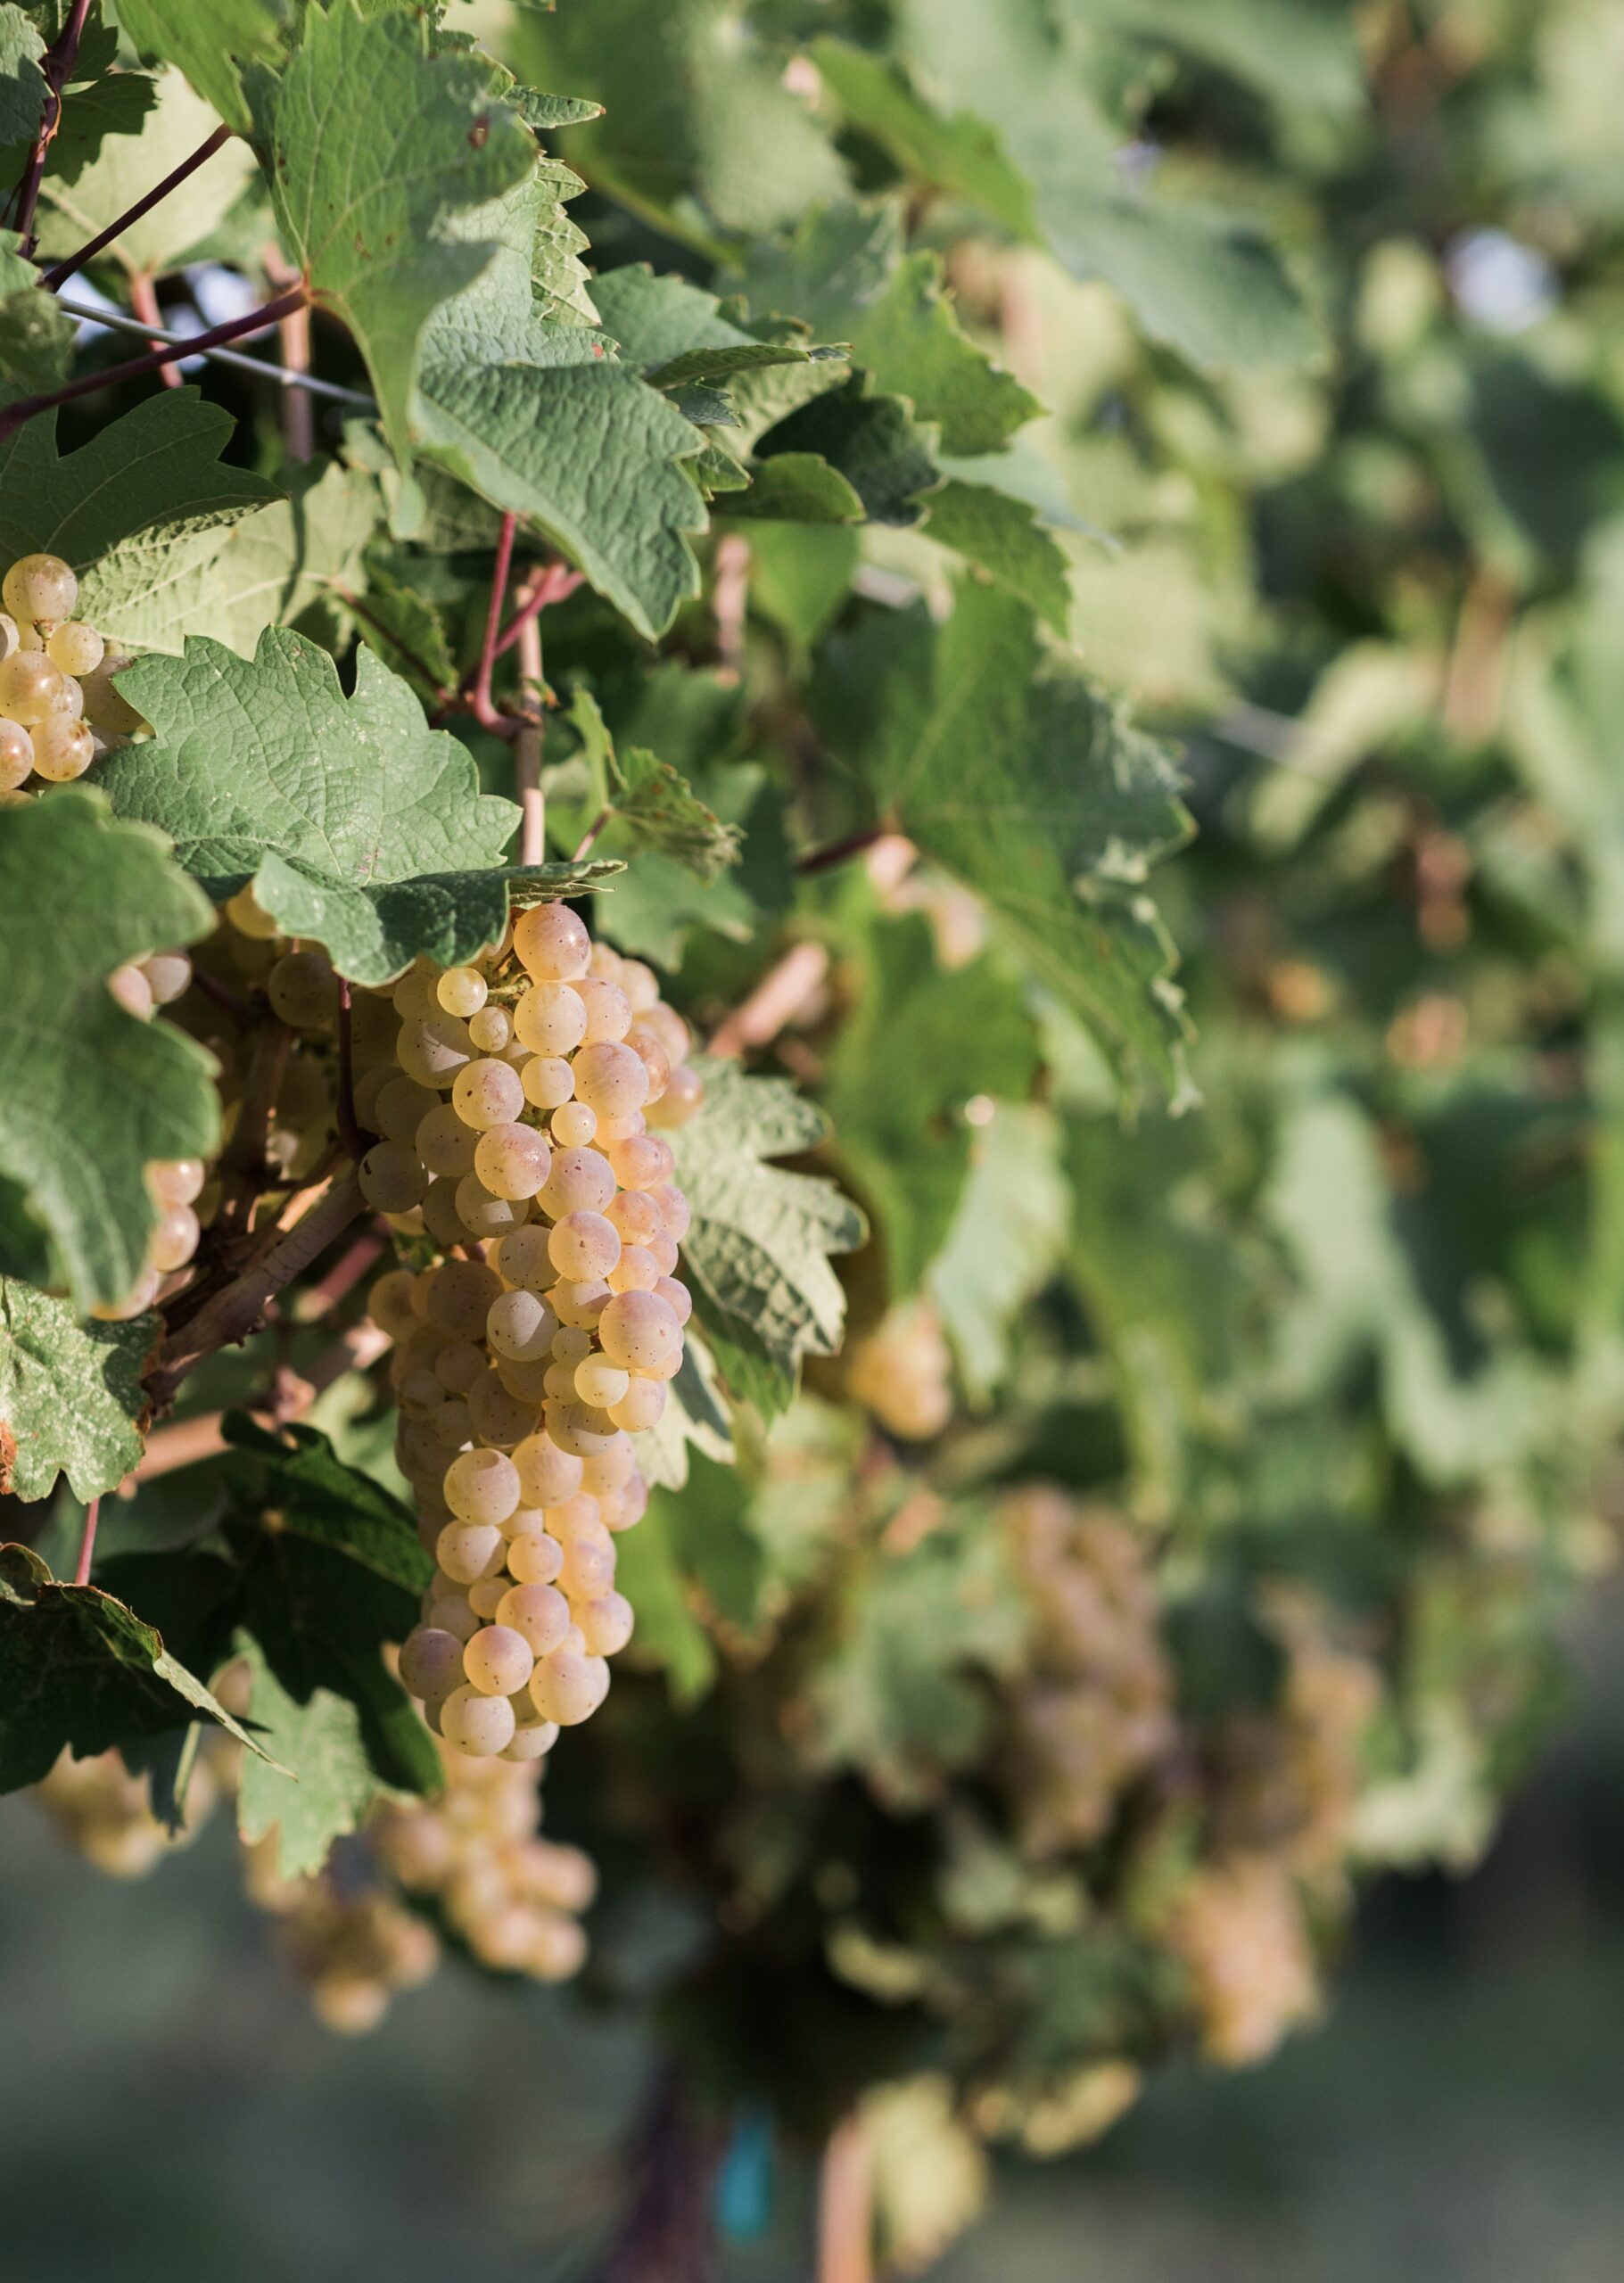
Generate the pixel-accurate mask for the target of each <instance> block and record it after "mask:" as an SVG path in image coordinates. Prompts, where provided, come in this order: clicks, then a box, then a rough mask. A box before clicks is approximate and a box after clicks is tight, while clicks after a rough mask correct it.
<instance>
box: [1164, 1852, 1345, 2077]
mask: <svg viewBox="0 0 1624 2283" xmlns="http://www.w3.org/2000/svg"><path fill="white" fill-rule="evenodd" d="M1167 1933H1168V1938H1169V1941H1170V1942H1171V1944H1172V1947H1173V1949H1174V1950H1175V1953H1176V1954H1177V1955H1178V1956H1179V1957H1181V1958H1182V1959H1183V1963H1184V1966H1185V1968H1186V1970H1187V1971H1188V1973H1189V1975H1190V1981H1191V1995H1192V1998H1193V2000H1194V2005H1195V2011H1196V2016H1197V2019H1198V2020H1199V2023H1200V2028H1201V2045H1202V2049H1203V2051H1204V2052H1205V2053H1206V2054H1207V2056H1208V2059H1209V2060H1212V2061H1216V2062H1220V2063H1222V2064H1223V2065H1224V2067H1226V2068H1230V2069H1242V2068H1245V2067H1246V2066H1248V2065H1249V2064H1250V2063H1252V2062H1256V2061H1262V2060H1264V2059H1265V2058H1266V2057H1267V2056H1268V2055H1269V2054H1271V2053H1273V2052H1274V2048H1275V2047H1276V2046H1277V2045H1278V2044H1279V2043H1280V2040H1281V2039H1282V2037H1284V2035H1285V2034H1286V2032H1287V2031H1288V2030H1290V2029H1295V2028H1296V2027H1297V2026H1298V2024H1299V2023H1304V2022H1309V2021H1312V2020H1313V2019H1314V2018H1315V2015H1316V2014H1317V2013H1318V2012H1319V2007H1320V1989H1319V1976H1318V1974H1317V1973H1316V1971H1315V1957H1314V1949H1313V1944H1312V1942H1311V1941H1310V1939H1309V1934H1308V1928H1307V1922H1306V1920H1305V1917H1304V1915H1303V1907H1302V1900H1301V1898H1300V1896H1299V1894H1298V1888H1297V1883H1296V1881H1295V1880H1294V1878H1293V1876H1292V1874H1291V1870H1290V1865H1289V1864H1287V1863H1286V1862H1284V1861H1283V1860H1282V1859H1281V1858H1280V1857H1279V1856H1276V1855H1265V1854H1252V1855H1232V1856H1228V1857H1225V1858H1224V1859H1221V1860H1220V1861H1218V1862H1216V1863H1208V1864H1203V1865H1202V1866H1201V1867H1200V1868H1199V1869H1198V1870H1197V1871H1196V1872H1195V1873H1194V1875H1192V1876H1191V1879H1190V1880H1189V1881H1188V1883H1186V1884H1185V1886H1184V1887H1183V1890H1182V1892H1180V1894H1179V1897H1178V1900H1177V1901H1176V1903H1175V1906H1174V1908H1173V1911H1172V1915H1171V1917H1170V1919H1169V1922H1168V1927H1167Z"/></svg>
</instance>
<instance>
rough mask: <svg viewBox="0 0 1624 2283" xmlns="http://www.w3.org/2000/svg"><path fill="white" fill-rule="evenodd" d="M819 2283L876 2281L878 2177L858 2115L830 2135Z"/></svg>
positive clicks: (823, 2171) (823, 2170) (821, 2187)
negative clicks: (876, 2201)
mask: <svg viewBox="0 0 1624 2283" xmlns="http://www.w3.org/2000/svg"><path fill="white" fill-rule="evenodd" d="M817 2283H874V2181H873V2172H872V2168H871V2166H870V2162H869V2149H868V2143H867V2141H866V2140H865V2139H864V2138H863V2131H862V2127H861V2124H860V2123H859V2122H858V2121H857V2119H856V2117H855V2116H848V2117H846V2118H845V2120H844V2122H841V2123H839V2124H837V2126H836V2127H835V2130H834V2131H832V2132H831V2133H830V2134H829V2137H828V2142H827V2144H826V2145H825V2147H824V2151H823V2163H822V2164H821V2166H820V2169H819V2174H818V2275H817Z"/></svg>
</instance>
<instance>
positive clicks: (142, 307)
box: [129, 269, 180, 389]
mask: <svg viewBox="0 0 1624 2283" xmlns="http://www.w3.org/2000/svg"><path fill="white" fill-rule="evenodd" d="M129 305H130V308H131V309H133V310H134V311H135V313H136V316H137V317H139V318H140V320H141V322H142V324H143V325H150V326H153V329H154V338H153V348H154V349H167V350H168V352H169V357H170V358H171V359H172V358H173V357H174V354H175V349H174V344H173V342H161V341H160V340H158V339H157V337H156V334H157V333H158V332H159V331H160V330H161V328H162V325H163V311H162V310H161V309H160V308H159V306H158V288H157V287H156V286H155V285H154V284H153V274H152V272H151V270H149V269H138V270H137V271H136V274H135V276H133V277H132V278H131V279H130V281H129ZM158 377H159V379H160V380H161V382H162V383H163V384H164V386H165V388H166V389H177V388H178V387H179V386H180V367H179V366H178V365H177V364H174V363H168V364H163V365H160V367H158Z"/></svg>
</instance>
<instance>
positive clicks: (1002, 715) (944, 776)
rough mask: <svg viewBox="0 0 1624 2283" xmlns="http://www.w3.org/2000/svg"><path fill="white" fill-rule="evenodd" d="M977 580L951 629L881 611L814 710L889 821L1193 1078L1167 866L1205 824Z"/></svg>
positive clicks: (1009, 603) (1131, 1038)
mask: <svg viewBox="0 0 1624 2283" xmlns="http://www.w3.org/2000/svg"><path fill="white" fill-rule="evenodd" d="M1042 667H1043V659H1042V655H1041V653H1040V649H1039V644H1038V638H1037V631H1036V628H1035V625H1034V622H1033V621H1032V618H1031V616H1030V614H1028V612H1027V611H1026V609H1024V608H1023V607H1022V606H1021V605H1020V604H1019V603H1018V602H1017V601H1015V600H1014V599H1013V598H1011V597H1010V596H1007V595H1002V594H1000V593H999V592H998V591H997V589H994V588H993V587H990V586H985V585H982V584H980V583H979V582H977V581H967V582H966V583H965V584H964V585H962V586H961V587H960V591H959V597H958V602H957V606H956V607H955V609H954V611H953V614H952V618H951V619H950V620H949V621H948V622H947V623H946V624H945V625H944V626H940V627H938V626H936V625H934V624H933V623H932V622H931V620H930V618H929V616H928V614H927V613H926V612H925V611H924V610H923V609H922V608H916V609H913V610H910V611H884V612H875V613H873V614H870V616H869V617H868V618H867V619H866V620H865V621H864V622H863V623H862V624H861V626H859V627H858V628H857V629H856V630H854V631H853V632H852V633H851V634H849V635H838V636H837V637H836V638H834V639H833V640H832V641H831V642H830V644H829V645H828V649H827V651H826V653H825V659H824V666H823V672H822V674H821V676H820V680H819V682H818V683H817V684H816V685H815V687H814V692H813V708H814V713H815V716H816V718H817V719H818V720H819V721H820V723H821V726H822V729H823V734H824V736H825V738H826V739H827V741H828V746H829V748H830V750H831V751H832V752H833V753H834V754H836V755H837V757H838V758H840V759H841V760H843V761H844V762H846V764H847V765H848V766H849V767H850V768H851V769H852V771H853V773H854V774H855V775H856V776H857V777H858V778H859V779H861V782H862V783H863V785H864V786H865V787H867V788H868V792H869V794H870V798H871V800H872V803H873V807H874V812H875V814H876V816H877V817H878V818H880V819H883V820H886V822H887V823H888V824H890V825H891V826H892V827H893V828H894V829H896V830H898V831H901V832H905V833H906V834H907V835H908V836H909V837H910V838H911V839H912V840H913V841H914V842H916V843H917V845H919V847H920V848H922V849H923V850H924V851H925V852H926V853H927V854H928V855H929V856H931V857H932V858H933V859H934V860H935V861H936V862H937V863H938V864H940V865H942V866H943V867H944V869H945V870H948V871H950V872H952V873H953V874H954V875H955V877H956V878H959V879H961V880H962V881H963V882H964V883H965V885H966V886H968V887H970V888H973V889H974V890H975V891H976V893H977V894H979V895H981V896H983V897H984V898H985V901H986V902H987V903H988V905H989V906H990V907H991V909H992V910H993V912H994V913H995V914H996V915H997V918H998V921H999V925H1000V928H1001V931H1002V934H1003V935H1004V938H1005V940H1006V941H1007V942H1008V943H1009V944H1010V946H1011V947H1012V948H1013V949H1014V950H1015V951H1016V952H1018V954H1019V956H1020V957H1021V959H1022V960H1024V961H1025V962H1026V964H1027V965H1028V966H1029V967H1030V968H1031V969H1032V971H1033V972H1034V973H1035V975H1037V976H1039V977H1041V978H1042V979H1043V981H1044V982H1046V983H1047V984H1048V985H1050V987H1051V989H1053V990H1054V991H1056V992H1057V993H1059V994H1060V995H1061V996H1062V997H1063V998H1065V999H1066V1000H1067V1001H1069V1002H1070V1004H1071V1005H1072V1006H1073V1007H1074V1008H1075V1009H1076V1011H1077V1012H1078V1013H1079V1014H1080V1015H1082V1017H1083V1018H1084V1020H1085V1021H1086V1022H1087V1023H1088V1025H1089V1026H1090V1028H1091V1029H1092V1031H1093V1032H1094V1033H1095V1034H1096V1035H1097V1036H1098V1037H1099V1038H1100V1039H1101V1043H1102V1044H1104V1045H1105V1046H1106V1047H1107V1049H1108V1051H1110V1052H1111V1053H1112V1054H1113V1055H1114V1056H1115V1057H1116V1058H1117V1062H1118V1064H1119V1066H1120V1067H1123V1068H1124V1069H1126V1068H1127V1067H1129V1066H1130V1065H1131V1064H1132V1062H1133V1061H1134V1059H1136V1058H1137V1059H1142V1060H1143V1061H1144V1062H1145V1063H1146V1064H1148V1065H1149V1067H1150V1068H1151V1069H1152V1070H1154V1071H1155V1072H1156V1073H1157V1074H1158V1076H1159V1078H1160V1080H1161V1082H1162V1083H1163V1084H1164V1085H1166V1087H1168V1088H1169V1089H1170V1090H1171V1091H1173V1092H1175V1093H1178V1092H1180V1091H1181V1090H1182V1089H1183V1085H1184V1084H1185V1077H1184V1067H1183V1050H1184V1042H1185V1036H1186V1024H1185V1019H1184V1017H1183V1009H1182V1003H1181V1001H1179V998H1178V994H1177V993H1176V992H1175V990H1174V987H1173V985H1172V984H1171V983H1170V981H1169V970H1170V968H1171V966H1172V963H1173V952H1172V947H1171V944H1169V942H1168V940H1167V937H1166V933H1165V931H1164V930H1163V928H1162V927H1161V925H1160V922H1159V921H1158V919H1157V918H1156V916H1155V914H1154V912H1153V911H1151V910H1150V907H1149V905H1148V904H1147V903H1146V902H1145V900H1144V896H1143V893H1142V890H1143V883H1144V880H1145V878H1146V875H1147V873H1148V871H1149V870H1150V865H1151V864H1152V863H1153V862H1154V861H1157V859H1158V858H1159V857H1161V856H1163V855H1165V854H1166V853H1168V852H1169V851H1170V850H1172V849H1175V848H1176V847H1178V846H1179V845H1181V843H1182V842H1183V840H1184V839H1185V837H1187V835H1188V832H1189V820H1188V818H1187V816H1186V814H1185V812H1184V809H1183V804H1181V802H1180V801H1179V798H1178V794H1177V788H1176V780H1175V777H1174V774H1173V771H1172V768H1171V766H1170V764H1169V762H1168V761H1167V759H1166V754H1164V752H1163V751H1162V749H1161V747H1160V746H1158V745H1157V744H1156V743H1155V742H1154V741H1153V740H1152V739H1151V738H1148V737H1146V736H1144V735H1143V734H1142V733H1141V732H1140V731H1138V730H1135V729H1133V728H1131V727H1130V725H1129V724H1128V723H1127V721H1125V718H1124V716H1123V714H1122V713H1121V711H1120V710H1119V709H1118V708H1117V706H1115V705H1112V704H1111V703H1109V701H1108V700H1107V699H1106V698H1104V697H1103V696H1101V695H1100V694H1099V693H1098V692H1097V691H1096V690H1095V689H1094V688H1092V685H1090V684H1089V683H1088V682H1086V681H1084V680H1083V679H1082V678H1081V677H1080V676H1079V675H1077V674H1076V673H1075V672H1072V671H1071V670H1069V669H1068V668H1065V667H1063V666H1061V665H1059V664H1057V665H1055V666H1054V667H1052V668H1051V669H1050V670H1048V671H1040V669H1042Z"/></svg>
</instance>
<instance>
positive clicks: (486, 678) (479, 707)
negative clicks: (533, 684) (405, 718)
mask: <svg viewBox="0 0 1624 2283" xmlns="http://www.w3.org/2000/svg"><path fill="white" fill-rule="evenodd" d="M518 525H519V519H518V517H517V516H516V515H514V514H513V513H512V512H511V511H509V513H508V514H507V515H504V516H503V517H502V528H501V531H500V532H499V535H498V538H497V542H496V561H495V563H494V565H492V566H491V572H490V608H489V609H488V610H487V611H486V613H485V639H484V641H483V642H482V644H481V646H480V654H479V671H478V672H477V673H476V674H475V676H474V688H473V692H472V696H471V699H470V704H471V707H472V711H473V713H474V720H475V721H478V722H480V723H481V724H482V727H483V728H485V729H499V730H502V729H506V730H509V732H510V733H511V728H512V725H511V724H510V723H509V721H508V719H507V715H506V714H503V713H499V712H498V711H497V708H496V706H495V705H494V703H493V702H492V700H491V696H490V676H491V672H492V670H493V669H494V667H495V665H496V641H497V636H498V635H499V633H500V631H501V627H502V605H503V604H504V603H505V602H506V601H507V573H508V571H509V569H510V568H511V567H512V564H513V535H514V533H515V531H516V530H517V529H518Z"/></svg>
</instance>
